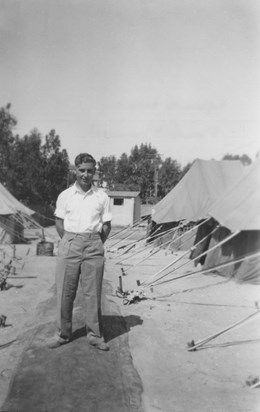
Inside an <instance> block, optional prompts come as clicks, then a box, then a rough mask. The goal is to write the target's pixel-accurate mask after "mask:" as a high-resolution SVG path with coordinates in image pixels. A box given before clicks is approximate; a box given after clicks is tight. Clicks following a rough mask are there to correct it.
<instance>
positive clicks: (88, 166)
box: [76, 163, 96, 192]
mask: <svg viewBox="0 0 260 412" xmlns="http://www.w3.org/2000/svg"><path fill="white" fill-rule="evenodd" d="M95 172H96V168H95V166H94V164H93V163H81V164H80V165H78V166H76V178H77V182H78V184H79V185H80V187H81V189H82V190H84V191H85V192H86V191H87V190H89V189H90V188H91V185H92V180H93V177H94V174H95Z"/></svg>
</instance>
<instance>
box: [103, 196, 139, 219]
mask: <svg viewBox="0 0 260 412" xmlns="http://www.w3.org/2000/svg"><path fill="white" fill-rule="evenodd" d="M107 194H108V196H109V198H110V206H111V211H112V216H113V225H115V226H127V225H132V224H133V223H134V222H136V221H138V220H139V219H140V216H141V199H140V196H139V192H128V191H108V192H107Z"/></svg>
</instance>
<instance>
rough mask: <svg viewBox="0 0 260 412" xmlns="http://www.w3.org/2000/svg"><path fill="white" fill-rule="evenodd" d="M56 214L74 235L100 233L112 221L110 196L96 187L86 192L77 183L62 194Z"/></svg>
mask: <svg viewBox="0 0 260 412" xmlns="http://www.w3.org/2000/svg"><path fill="white" fill-rule="evenodd" d="M54 214H55V216H56V217H58V218H60V219H63V220H64V229H65V230H66V231H67V232H73V233H98V232H100V231H101V229H102V225H103V223H104V222H108V221H111V219H112V215H111V211H110V199H109V197H108V195H107V194H106V193H105V192H104V191H103V190H102V189H99V188H97V187H95V186H92V187H91V189H90V190H89V191H88V192H84V191H83V190H82V189H81V187H80V186H79V184H78V183H77V182H75V183H74V185H72V186H71V187H69V188H68V189H66V190H64V191H63V192H61V193H60V195H59V196H58V199H57V203H56V210H55V213H54Z"/></svg>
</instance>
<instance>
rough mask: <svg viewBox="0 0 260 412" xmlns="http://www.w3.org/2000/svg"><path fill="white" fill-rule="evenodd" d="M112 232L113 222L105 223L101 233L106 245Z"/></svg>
mask: <svg viewBox="0 0 260 412" xmlns="http://www.w3.org/2000/svg"><path fill="white" fill-rule="evenodd" d="M110 230H111V222H104V223H103V226H102V230H101V233H100V236H101V240H102V242H103V243H105V241H106V240H107V238H108V235H109V233H110Z"/></svg>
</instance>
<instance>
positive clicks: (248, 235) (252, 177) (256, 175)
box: [197, 160, 260, 283]
mask: <svg viewBox="0 0 260 412" xmlns="http://www.w3.org/2000/svg"><path fill="white" fill-rule="evenodd" d="M209 216H212V218H214V220H215V222H218V223H219V224H220V225H221V227H220V228H219V229H218V230H217V232H216V233H215V234H214V235H213V236H212V238H211V239H210V242H209V246H208V247H209V249H210V248H211V247H213V246H214V245H216V244H218V243H219V242H220V241H222V240H223V239H225V238H226V237H227V236H228V235H229V234H230V233H231V232H233V233H234V232H237V231H239V233H238V235H237V236H235V237H234V238H232V239H231V240H229V241H228V242H226V243H224V244H223V245H222V246H221V247H219V248H216V249H215V250H213V251H211V252H209V253H208V254H207V255H206V259H205V265H204V268H205V269H207V268H211V267H214V266H216V265H221V264H223V263H225V262H228V261H231V260H233V259H240V258H244V257H248V256H250V255H251V254H255V253H257V252H260V160H256V161H255V163H254V164H253V165H252V166H250V167H248V168H247V173H246V174H245V175H244V176H243V177H242V178H241V179H240V180H239V181H238V182H237V183H236V184H234V185H233V186H232V188H230V189H229V190H228V191H227V192H226V193H225V194H224V195H223V196H222V197H221V198H220V199H219V200H218V201H217V202H216V203H215V205H214V206H213V207H212V208H211V210H210V211H209ZM209 230H210V229H209ZM203 236H204V234H201V237H203ZM197 240H198V239H197ZM217 272H218V273H219V274H221V275H224V276H229V277H231V276H232V277H234V278H235V279H236V280H237V281H238V282H250V283H260V258H259V257H254V258H251V259H246V260H244V261H242V262H239V263H237V264H235V265H231V266H228V267H225V268H222V269H221V268H220V269H217Z"/></svg>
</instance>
